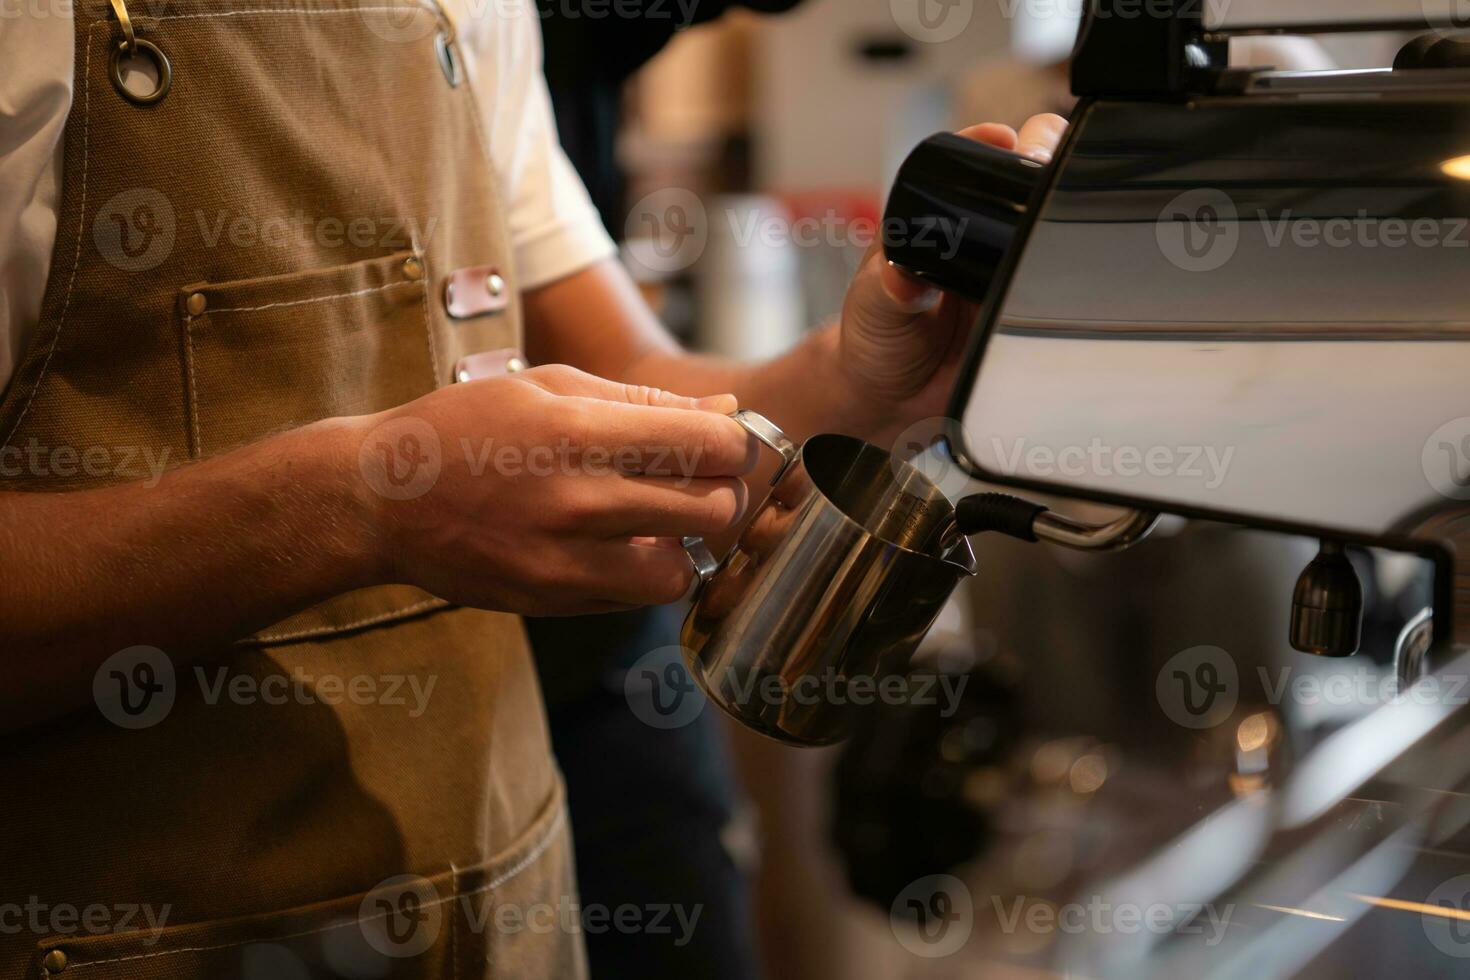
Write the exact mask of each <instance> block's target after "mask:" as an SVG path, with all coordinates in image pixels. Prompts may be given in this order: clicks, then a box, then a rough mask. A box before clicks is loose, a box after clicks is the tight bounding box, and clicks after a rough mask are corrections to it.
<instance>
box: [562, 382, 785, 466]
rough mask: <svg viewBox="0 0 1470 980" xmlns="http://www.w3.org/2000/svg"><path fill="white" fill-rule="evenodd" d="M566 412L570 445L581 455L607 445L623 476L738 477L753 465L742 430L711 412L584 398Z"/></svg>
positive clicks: (750, 442) (750, 444)
mask: <svg viewBox="0 0 1470 980" xmlns="http://www.w3.org/2000/svg"><path fill="white" fill-rule="evenodd" d="M572 414H573V418H572V419H571V425H572V431H571V432H570V433H569V435H570V436H571V438H572V440H573V443H574V444H575V445H576V446H577V447H578V448H579V449H581V451H582V452H583V453H584V454H585V453H586V452H588V451H589V450H591V449H593V448H596V447H607V448H608V451H609V452H611V453H612V455H613V462H614V465H615V467H616V468H617V469H618V470H619V471H621V472H625V473H627V472H636V473H645V474H648V475H650V476H674V477H683V478H686V479H688V478H691V477H714V476H740V475H742V474H745V473H749V472H750V470H751V469H752V468H753V467H754V466H755V461H756V455H757V453H758V452H759V447H758V446H757V445H756V443H755V440H754V439H752V438H751V437H750V434H749V433H748V432H746V431H745V428H744V427H743V426H741V425H740V424H739V423H738V422H736V421H735V420H734V419H732V418H729V417H728V416H726V415H722V414H719V413H716V412H691V411H687V410H684V409H675V408H662V407H657V406H647V405H631V404H621V403H617V402H608V401H594V400H592V399H586V400H584V401H582V402H581V403H580V404H579V405H577V406H576V411H575V412H574V413H572ZM624 450H626V451H624Z"/></svg>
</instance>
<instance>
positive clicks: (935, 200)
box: [883, 133, 1045, 301]
mask: <svg viewBox="0 0 1470 980" xmlns="http://www.w3.org/2000/svg"><path fill="white" fill-rule="evenodd" d="M1044 170H1045V165H1044V164H1040V163H1037V162H1036V161H1035V160H1031V159H1029V158H1027V157H1023V156H1021V155H1020V154H1017V153H1010V152H1007V151H1005V150H1001V149H997V148H996V147H993V146H988V145H986V144H984V143H979V142H976V141H975V140H972V139H967V138H965V137H963V136H956V135H955V134H953V133H939V134H937V135H935V136H931V137H929V138H928V139H926V140H924V142H922V143H920V144H919V145H918V146H917V147H915V148H914V150H913V152H912V153H910V154H909V156H908V159H906V160H905V161H904V162H903V166H901V167H900V168H899V170H898V176H897V177H896V178H895V179H894V182H893V192H892V193H891V194H889V196H888V208H887V210H886V211H885V212H884V215H883V251H884V253H885V254H886V255H887V256H888V258H889V260H890V261H891V262H893V264H894V265H897V266H899V267H900V268H902V269H904V270H905V271H906V272H909V273H912V274H913V275H915V276H917V277H919V278H920V279H924V280H927V281H929V282H932V283H934V284H935V285H936V286H940V287H942V288H944V289H948V290H950V291H952V292H956V293H959V294H960V295H962V296H965V297H967V298H969V299H973V300H977V301H978V300H982V299H984V298H985V293H986V290H988V289H989V288H990V283H991V282H992V281H993V280H994V279H995V275H996V272H997V271H998V269H999V268H1000V265H1001V262H1002V261H1004V259H1005V255H1006V250H1007V249H1008V248H1009V247H1010V245H1011V241H1012V240H1013V239H1014V238H1015V234H1016V228H1017V226H1019V225H1020V223H1021V219H1022V218H1023V217H1024V216H1025V214H1026V209H1027V207H1028V206H1029V203H1030V200H1031V193H1032V191H1033V190H1035V188H1036V185H1037V183H1038V182H1039V181H1040V179H1041V175H1042V172H1043V171H1044Z"/></svg>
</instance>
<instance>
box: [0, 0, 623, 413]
mask: <svg viewBox="0 0 1470 980" xmlns="http://www.w3.org/2000/svg"><path fill="white" fill-rule="evenodd" d="M443 4H444V9H445V11H446V13H448V15H449V16H450V17H451V18H452V19H453V21H454V23H455V27H456V28H457V30H458V36H459V47H460V51H461V54H462V57H463V59H464V63H465V64H464V67H465V73H466V75H467V76H468V81H467V82H466V84H472V85H474V86H475V97H476V101H477V102H478V104H479V106H480V111H481V112H482V113H483V114H484V124H485V131H486V132H487V133H490V134H493V135H492V138H491V140H490V155H491V158H492V162H493V165H494V167H495V170H496V173H497V175H498V179H499V182H500V191H501V195H502V197H503V201H502V202H501V205H502V207H503V208H504V209H505V214H506V222H507V226H508V228H509V232H510V239H511V245H512V247H513V249H514V252H515V262H516V273H517V277H518V278H519V280H520V286H521V288H522V289H531V288H534V287H536V286H541V285H545V284H546V283H549V282H552V281H554V280H556V279H560V278H562V277H563V276H567V275H570V274H571V273H573V272H576V271H578V270H580V269H583V268H586V267H587V266H589V265H591V264H592V263H594V262H597V261H600V260H601V259H603V258H606V257H608V256H610V255H613V254H614V251H615V249H614V246H613V243H612V240H611V239H610V238H608V236H607V233H606V232H605V231H604V230H603V227H602V223H601V221H600V219H599V218H598V215H597V211H596V210H595V209H594V208H593V207H592V202H591V201H590V200H589V198H588V196H587V191H586V189H585V188H584V187H583V186H582V182H581V180H580V179H579V178H578V177H577V173H576V171H575V170H573V169H572V165H571V163H570V161H568V160H567V157H566V154H565V153H563V152H562V149H561V145H560V144H559V143H558V142H557V138H556V123H555V121H554V119H553V117H552V113H551V100H550V97H549V96H548V95H547V92H546V80H545V78H544V77H543V76H542V74H541V23H540V20H539V19H538V17H537V14H536V8H535V4H534V2H533V0H499V2H497V3H493V4H474V5H473V7H471V6H470V5H468V4H467V3H466V0H443ZM72 7H73V4H72V2H71V0H50V2H49V3H42V2H33V3H26V4H20V5H16V9H15V10H13V11H11V12H10V14H9V15H8V16H6V15H4V14H0V17H3V20H0V65H3V66H4V69H3V70H0V390H3V389H4V386H6V385H8V384H9V383H10V378H11V376H12V375H13V374H14V373H15V367H16V363H17V362H18V360H19V359H20V357H21V356H22V355H23V354H24V352H25V349H26V345H27V343H28V342H29V340H30V337H31V334H32V333H33V332H34V331H35V329H36V324H37V322H38V321H39V319H40V316H41V299H42V296H43V295H44V294H45V290H46V278H47V273H48V271H49V267H50V265H51V250H52V246H53V245H54V244H55V241H56V212H57V207H58V205H59V200H60V189H61V157H62V154H61V148H62V142H61V134H62V130H63V128H64V127H65V125H66V117H67V113H68V112H69V111H70V110H71V102H72V82H73V65H72V62H73V43H74V31H75V27H74V25H73V20H72V14H71V11H72Z"/></svg>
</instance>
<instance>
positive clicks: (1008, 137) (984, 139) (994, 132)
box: [959, 123, 1019, 150]
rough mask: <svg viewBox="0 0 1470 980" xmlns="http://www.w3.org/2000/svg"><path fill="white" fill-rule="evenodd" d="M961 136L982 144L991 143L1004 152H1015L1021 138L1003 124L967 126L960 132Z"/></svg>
mask: <svg viewBox="0 0 1470 980" xmlns="http://www.w3.org/2000/svg"><path fill="white" fill-rule="evenodd" d="M959 134H960V135H961V136H965V137H968V138H969V139H972V140H978V141H980V142H981V143H989V144H990V145H991V146H998V147H1000V148H1001V149H1002V150H1014V149H1015V148H1016V143H1017V142H1019V137H1018V136H1017V134H1016V131H1015V130H1014V129H1012V128H1011V127H1009V126H1006V125H1004V124H1002V123H981V124H980V125H978V126H967V127H965V128H964V129H962V130H960V133H959Z"/></svg>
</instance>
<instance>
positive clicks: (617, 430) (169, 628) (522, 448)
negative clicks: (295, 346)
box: [0, 367, 750, 730]
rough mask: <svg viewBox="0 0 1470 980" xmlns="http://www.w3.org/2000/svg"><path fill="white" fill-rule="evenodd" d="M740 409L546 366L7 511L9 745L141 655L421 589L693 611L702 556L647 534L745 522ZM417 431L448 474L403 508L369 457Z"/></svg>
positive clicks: (4, 714)
mask: <svg viewBox="0 0 1470 980" xmlns="http://www.w3.org/2000/svg"><path fill="white" fill-rule="evenodd" d="M734 407H735V403H734V400H733V399H731V398H729V397H728V396H725V397H723V398H717V399H715V400H714V401H713V402H711V403H709V404H696V403H694V402H693V401H690V400H688V399H679V398H676V397H674V396H671V395H668V394H666V393H664V392H659V391H653V390H649V389H643V388H629V387H626V386H623V385H617V384H614V383H612V382H608V381H604V380H602V379H598V378H592V377H590V376H588V375H584V374H582V373H581V372H578V371H574V370H572V369H571V368H565V367H551V368H541V369H537V370H533V371H527V372H523V373H522V374H518V375H515V376H514V377H506V378H495V379H487V380H483V381H475V382H471V383H468V384H459V385H453V386H451V387H449V388H446V389H442V390H440V391H436V392H434V393H432V394H429V395H426V396H424V397H423V398H420V399H419V400H417V401H415V402H411V403H409V404H408V405H404V406H402V407H400V408H396V409H392V410H390V411H387V412H383V413H380V414H379V415H374V416H361V417H357V418H344V419H332V420H327V421H324V422H320V423H317V424H314V425H310V426H306V427H303V428H301V429H297V430H295V431H292V432H288V433H285V434H283V435H280V436H276V437H274V438H271V439H268V440H265V441H263V442H260V443H258V444H256V445H253V446H248V447H245V448H243V449H240V450H236V451H235V452H232V453H229V454H227V455H224V456H221V457H219V458H217V459H213V460H209V461H207V462H202V463H197V464H194V465H191V466H186V467H182V468H180V469H178V470H175V471H173V472H171V473H169V474H167V475H166V476H164V478H163V479H162V480H161V481H159V482H158V483H157V485H153V486H150V485H149V484H147V483H137V484H129V485H126V486H119V487H111V488H106V489H98V490H86V491H78V492H70V493H5V494H0V554H3V555H4V560H3V561H0V637H3V638H4V644H3V655H4V656H5V657H6V663H5V667H6V670H5V678H6V680H5V683H4V684H3V685H0V730H5V729H8V728H15V727H20V726H23V725H25V724H28V723H31V722H34V721H38V720H41V719H43V718H46V717H51V716H54V715H57V714H60V713H62V712H64V711H67V710H70V709H72V708H75V707H78V706H80V705H82V704H85V703H86V701H87V699H88V697H89V695H90V691H91V681H92V676H93V674H94V673H95V671H96V670H97V668H98V666H99V665H100V664H101V663H102V661H104V660H105V659H106V658H107V657H109V656H111V655H112V654H113V653H116V652H117V651H118V650H120V649H123V648H125V647H130V646H138V645H148V646H156V647H159V648H161V649H163V650H164V651H165V652H166V653H168V654H169V655H170V656H179V657H182V658H184V659H192V658H196V657H198V656H200V655H201V650H207V649H209V648H212V647H213V648H218V647H220V646H223V645H225V644H228V643H229V642H231V641H233V640H235V639H238V638H240V637H243V636H246V635H248V634H250V633H252V632H254V631H256V630H258V629H260V628H263V627H265V626H268V625H270V624H271V623H274V622H277V621H279V620H281V619H283V618H285V617H286V616H288V615H290V614H291V613H293V612H296V611H297V610H300V609H303V608H306V607H308V606H310V605H313V604H315V603H316V602H319V601H321V600H323V599H326V598H329V597H331V596H333V595H337V594H340V593H342V592H346V591H349V590H352V589H355V588H361V587H366V586H371V585H377V584H385V583H390V582H403V583H408V584H412V585H418V586H420V587H422V588H424V589H427V590H428V591H430V592H432V593H433V594H435V595H438V596H440V597H442V598H445V599H447V600H449V601H450V602H454V603H459V604H463V605H473V606H477V607H480V608H485V609H500V610H506V611H511V612H518V613H527V614H536V613H543V614H544V613H564V614H565V613H576V612H593V611H605V610H609V609H616V608H628V607H631V606H635V605H643V604H648V603H657V602H670V601H673V600H674V599H677V598H678V597H679V596H680V595H681V594H683V592H684V590H685V589H686V588H687V586H688V583H689V579H690V576H691V570H690V566H689V561H688V559H687V558H686V557H685V556H684V555H683V553H682V552H681V551H679V550H678V549H677V548H676V547H671V546H670V542H668V541H649V540H647V539H648V538H650V537H653V538H677V537H679V536H681V535H686V534H719V533H721V532H722V531H725V530H727V529H728V528H729V527H730V526H731V525H732V524H733V523H734V522H735V521H736V520H737V519H738V517H739V515H740V511H741V510H742V509H743V507H744V500H745V495H744V488H743V486H742V485H741V483H740V481H739V480H738V478H737V477H738V476H739V474H741V473H743V472H745V471H746V470H747V468H748V466H749V459H750V447H749V445H748V442H747V439H746V436H745V432H744V430H742V429H741V428H740V427H739V426H738V425H736V424H735V423H733V422H731V421H730V420H729V419H726V418H724V417H723V415H724V414H725V413H727V412H729V411H731V410H732V409H733V408H734ZM405 425H407V426H410V427H411V431H413V432H415V433H417V434H418V435H419V436H420V437H421V443H422V445H423V447H424V448H426V449H427V447H429V445H430V444H434V445H435V447H436V449H435V451H436V452H437V454H438V456H439V458H440V463H441V468H440V469H439V471H438V472H437V474H436V476H435V478H434V481H433V483H432V485H431V486H428V487H426V488H425V489H424V490H423V491H422V493H421V494H419V495H416V496H414V497H412V498H411V499H397V498H396V497H395V498H392V499H390V498H389V497H387V496H383V495H379V494H377V493H374V492H373V486H374V481H373V478H372V473H373V471H372V465H371V463H368V464H365V463H364V460H369V461H372V460H376V459H379V458H380V454H379V452H378V450H380V449H386V450H388V451H390V452H392V451H396V447H397V445H398V442H399V439H400V437H401V433H402V431H405V430H403V429H402V426H405ZM465 447H468V448H465ZM486 447H493V448H494V450H495V451H494V452H493V453H491V452H488V451H486ZM562 447H569V448H567V453H568V454H567V455H566V456H565V457H564V458H560V459H556V460H555V463H554V464H552V465H547V466H538V464H537V463H536V460H537V459H540V458H541V457H543V456H545V457H547V458H548V459H549V458H551V457H550V456H548V455H547V454H550V453H554V452H558V451H561V450H562ZM364 450H366V452H364ZM668 450H672V452H669V451H668ZM507 453H509V454H510V455H509V457H507V455H506V454H507ZM538 454H539V455H538ZM507 458H509V459H510V463H506V462H505V460H506V459H507ZM614 459H615V460H617V461H618V463H617V465H616V466H613V465H611V463H610V462H609V461H610V460H614ZM670 459H673V460H684V461H687V466H685V467H684V468H682V469H677V470H667V469H666V467H667V466H669V465H671V464H668V463H666V462H664V461H666V460H670ZM379 485H381V484H379Z"/></svg>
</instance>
